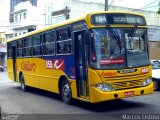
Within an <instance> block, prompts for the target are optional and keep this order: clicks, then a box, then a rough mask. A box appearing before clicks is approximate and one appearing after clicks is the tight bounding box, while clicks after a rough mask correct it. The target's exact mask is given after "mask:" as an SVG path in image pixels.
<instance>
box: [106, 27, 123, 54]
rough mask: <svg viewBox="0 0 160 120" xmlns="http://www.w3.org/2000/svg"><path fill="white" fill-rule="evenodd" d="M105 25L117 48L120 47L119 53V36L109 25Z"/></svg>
mask: <svg viewBox="0 0 160 120" xmlns="http://www.w3.org/2000/svg"><path fill="white" fill-rule="evenodd" d="M106 27H107V28H108V30H109V32H110V33H111V37H112V38H113V40H114V41H115V42H116V44H118V46H119V49H120V54H121V49H122V48H121V41H120V37H119V36H117V34H116V33H115V31H114V30H113V29H112V28H111V26H110V25H106Z"/></svg>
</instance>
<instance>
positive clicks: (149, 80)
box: [141, 78, 152, 86]
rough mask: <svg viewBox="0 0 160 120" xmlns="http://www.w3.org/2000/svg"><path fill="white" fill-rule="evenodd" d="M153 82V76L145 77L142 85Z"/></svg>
mask: <svg viewBox="0 0 160 120" xmlns="http://www.w3.org/2000/svg"><path fill="white" fill-rule="evenodd" d="M151 82H152V79H151V78H147V79H145V80H144V81H143V82H142V84H141V86H147V85H149V84H150V83H151Z"/></svg>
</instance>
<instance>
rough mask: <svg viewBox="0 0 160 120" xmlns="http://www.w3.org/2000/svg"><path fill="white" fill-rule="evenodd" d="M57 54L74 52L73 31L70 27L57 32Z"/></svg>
mask: <svg viewBox="0 0 160 120" xmlns="http://www.w3.org/2000/svg"><path fill="white" fill-rule="evenodd" d="M57 36H58V40H57V47H56V48H57V54H70V53H71V52H72V41H71V31H70V28H69V27H66V28H63V29H60V30H59V31H57Z"/></svg>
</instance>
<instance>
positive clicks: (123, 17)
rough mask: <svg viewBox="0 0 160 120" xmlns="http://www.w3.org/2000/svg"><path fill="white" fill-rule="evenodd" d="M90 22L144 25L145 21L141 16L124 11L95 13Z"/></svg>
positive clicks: (95, 23)
mask: <svg viewBox="0 0 160 120" xmlns="http://www.w3.org/2000/svg"><path fill="white" fill-rule="evenodd" d="M91 22H92V24H94V25H106V24H128V25H138V26H145V25H146V21H145V19H144V18H143V17H142V16H139V15H132V14H124V13H119V14H117V13H112V14H96V15H93V16H92V17H91Z"/></svg>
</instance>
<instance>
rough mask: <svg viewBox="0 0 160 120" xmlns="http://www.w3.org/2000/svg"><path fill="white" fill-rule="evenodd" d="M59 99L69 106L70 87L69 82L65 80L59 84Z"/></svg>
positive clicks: (70, 97) (70, 98)
mask: <svg viewBox="0 0 160 120" xmlns="http://www.w3.org/2000/svg"><path fill="white" fill-rule="evenodd" d="M60 93H61V97H62V100H63V102H64V103H66V104H71V101H72V92H71V86H70V84H69V81H68V80H67V79H65V80H63V81H62V84H61V92H60Z"/></svg>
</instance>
